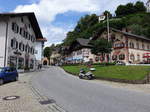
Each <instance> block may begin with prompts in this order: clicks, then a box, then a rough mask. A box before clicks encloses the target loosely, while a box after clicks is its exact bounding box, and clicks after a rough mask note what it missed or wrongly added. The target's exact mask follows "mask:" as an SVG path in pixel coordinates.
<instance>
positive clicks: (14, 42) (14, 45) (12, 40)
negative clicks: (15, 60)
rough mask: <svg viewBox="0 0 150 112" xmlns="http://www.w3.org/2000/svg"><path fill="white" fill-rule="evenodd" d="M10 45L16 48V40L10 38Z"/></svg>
mask: <svg viewBox="0 0 150 112" xmlns="http://www.w3.org/2000/svg"><path fill="white" fill-rule="evenodd" d="M11 47H12V48H13V49H18V42H17V41H16V40H15V39H11Z"/></svg>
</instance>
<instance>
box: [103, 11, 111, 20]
mask: <svg viewBox="0 0 150 112" xmlns="http://www.w3.org/2000/svg"><path fill="white" fill-rule="evenodd" d="M103 14H104V15H105V17H107V14H108V17H109V19H111V18H112V14H111V13H110V12H109V11H107V10H106V11H104V12H103Z"/></svg>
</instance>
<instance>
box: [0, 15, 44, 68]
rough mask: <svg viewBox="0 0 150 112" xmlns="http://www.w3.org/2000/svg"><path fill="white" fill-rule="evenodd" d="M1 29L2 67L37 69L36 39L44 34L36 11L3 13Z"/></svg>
mask: <svg viewBox="0 0 150 112" xmlns="http://www.w3.org/2000/svg"><path fill="white" fill-rule="evenodd" d="M0 31H1V33H0V67H5V66H14V67H16V68H17V69H22V70H24V69H25V70H29V69H30V70H31V69H32V70H33V69H35V61H36V58H35V54H34V53H35V45H36V40H40V39H43V35H42V33H41V30H40V27H39V25H38V22H37V19H36V17H35V15H34V13H1V14H0Z"/></svg>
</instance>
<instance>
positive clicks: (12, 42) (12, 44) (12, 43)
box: [11, 39, 14, 48]
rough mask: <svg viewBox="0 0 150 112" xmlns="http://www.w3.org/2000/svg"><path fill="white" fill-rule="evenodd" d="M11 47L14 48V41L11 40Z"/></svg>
mask: <svg viewBox="0 0 150 112" xmlns="http://www.w3.org/2000/svg"><path fill="white" fill-rule="evenodd" d="M11 47H12V48H13V47H14V39H11Z"/></svg>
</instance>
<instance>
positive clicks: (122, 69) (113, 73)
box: [63, 65, 150, 80]
mask: <svg viewBox="0 0 150 112" xmlns="http://www.w3.org/2000/svg"><path fill="white" fill-rule="evenodd" d="M93 67H95V68H96V71H94V72H93V74H94V75H95V76H96V78H99V77H103V78H114V79H125V80H142V79H144V78H145V77H146V75H147V74H148V72H149V71H150V67H149V66H99V65H93ZM81 68H84V69H85V70H86V71H88V67H86V66H83V65H80V66H63V69H64V70H66V71H68V72H70V73H73V74H76V75H78V74H79V71H80V69H81Z"/></svg>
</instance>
